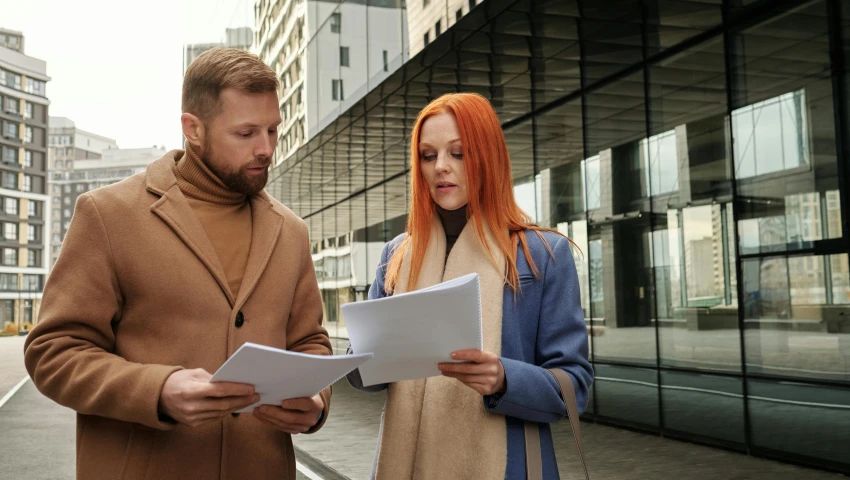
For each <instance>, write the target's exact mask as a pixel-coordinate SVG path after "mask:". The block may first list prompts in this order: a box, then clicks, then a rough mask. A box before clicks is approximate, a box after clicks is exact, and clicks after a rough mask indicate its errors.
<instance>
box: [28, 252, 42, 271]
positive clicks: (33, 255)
mask: <svg viewBox="0 0 850 480" xmlns="http://www.w3.org/2000/svg"><path fill="white" fill-rule="evenodd" d="M27 266H28V267H40V266H41V251H39V250H30V251H29V252H27Z"/></svg>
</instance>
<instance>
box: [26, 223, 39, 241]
mask: <svg viewBox="0 0 850 480" xmlns="http://www.w3.org/2000/svg"><path fill="white" fill-rule="evenodd" d="M27 241H28V242H38V241H41V232H40V231H39V228H38V225H29V226H27Z"/></svg>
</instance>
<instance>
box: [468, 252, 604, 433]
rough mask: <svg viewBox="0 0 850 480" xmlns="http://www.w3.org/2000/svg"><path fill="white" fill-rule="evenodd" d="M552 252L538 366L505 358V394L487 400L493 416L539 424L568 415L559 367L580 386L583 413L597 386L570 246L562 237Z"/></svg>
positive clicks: (545, 282) (577, 388)
mask: <svg viewBox="0 0 850 480" xmlns="http://www.w3.org/2000/svg"><path fill="white" fill-rule="evenodd" d="M552 250H553V253H554V259H553V258H552V257H551V256H549V255H548V253H547V257H548V258H549V261H548V262H547V263H546V267H545V270H542V271H543V293H542V305H541V306H540V318H539V321H538V327H537V341H536V344H535V348H534V356H535V361H534V364H533V365H532V364H530V363H526V362H523V361H520V360H514V359H509V358H504V357H503V358H501V360H502V365H504V367H505V381H506V390H505V392H504V393H502V394H496V395H486V396H485V397H484V405H485V408H487V410H488V411H490V412H493V413H498V414H502V415H507V416H511V417H516V418H519V419H522V420H527V421H533V422H539V423H553V422H557V421H559V420H561V419H563V418H564V417H566V407H565V405H564V401H563V400H562V399H561V394H560V388H559V387H558V382H557V380H555V377H554V376H553V375H552V374H551V373H549V372H548V371H547V369H550V368H560V369H562V370H564V371H565V372H567V374H568V375H569V377H570V379H572V381H573V386H574V387H575V392H576V402H577V403H578V410H579V413H581V412H584V409H585V408H586V407H587V399H588V391H589V389H590V385H591V383H593V368H592V367H591V365H590V362H589V361H588V339H587V327H586V326H585V323H584V314H583V312H582V309H581V296H580V294H579V283H578V274H577V272H576V267H575V261H574V260H573V256H572V252H571V250H570V243H569V241H568V240H567V239H565V238H559V239H558V240H557V241H556V242H555V244H554V245H553V247H552Z"/></svg>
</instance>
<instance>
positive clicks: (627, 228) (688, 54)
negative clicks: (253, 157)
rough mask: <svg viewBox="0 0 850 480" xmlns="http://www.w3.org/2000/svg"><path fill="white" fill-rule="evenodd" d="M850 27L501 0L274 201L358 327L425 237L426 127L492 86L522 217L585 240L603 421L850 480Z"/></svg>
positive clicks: (717, 8) (352, 113)
mask: <svg viewBox="0 0 850 480" xmlns="http://www.w3.org/2000/svg"><path fill="white" fill-rule="evenodd" d="M414 1H421V0H414ZM459 17H460V16H459ZM848 27H850V0H817V1H800V0H797V1H751V0H727V1H722V0H682V1H674V0H669V1H662V0H643V1H633V2H619V1H609V0H604V1H603V0H594V1H589V0H551V1H544V0H485V1H484V2H482V3H479V4H478V5H475V6H474V8H473V9H472V10H471V11H469V12H468V13H466V14H464V15H463V17H462V18H459V19H458V20H457V22H456V23H455V24H454V25H452V26H451V28H449V29H448V30H447V31H446V32H444V33H443V34H442V35H440V36H439V37H437V38H436V39H434V41H432V42H431V43H430V44H429V45H428V46H427V47H426V48H425V49H424V50H423V51H422V52H420V53H419V54H417V55H416V56H415V57H413V58H411V59H410V60H409V61H408V62H406V63H405V64H404V65H402V66H401V67H400V68H398V70H396V71H395V72H394V73H392V74H391V75H390V76H389V77H388V78H387V79H386V80H384V81H383V82H382V83H381V84H380V85H377V86H376V87H374V88H372V89H371V90H370V91H369V92H368V93H367V94H365V96H364V97H363V98H362V99H360V100H358V101H357V102H356V103H355V104H353V105H352V106H350V107H349V108H348V109H346V110H345V111H344V112H342V113H341V115H340V116H339V118H337V119H336V120H335V121H334V122H332V123H331V124H330V125H329V126H327V127H326V128H324V129H323V130H322V131H321V132H319V133H318V134H317V135H316V136H315V137H313V138H312V140H310V141H309V142H307V143H306V144H305V145H304V146H302V147H301V148H300V149H299V150H298V152H297V153H296V154H295V155H293V156H292V157H290V158H289V159H287V161H286V162H284V163H283V164H282V165H281V166H280V167H279V168H278V169H276V171H275V172H276V173H275V177H274V179H273V180H272V182H271V183H270V185H269V191H270V193H272V194H273V195H274V196H276V197H277V198H279V199H280V200H281V201H283V202H284V203H285V204H287V205H288V206H290V207H291V208H292V209H293V210H294V211H295V212H296V213H297V214H298V215H300V216H302V217H303V218H304V219H305V220H306V222H307V223H308V225H309V227H310V233H311V238H312V241H313V250H312V252H313V259H314V263H315V267H316V273H317V276H318V280H319V283H320V287H321V290H322V295H323V300H324V303H325V320H326V322H327V325H328V328H329V330H330V333H331V334H332V335H334V336H339V337H345V336H346V331H345V325H344V322H343V320H342V319H341V316H340V314H339V306H340V305H341V304H344V303H347V302H351V301H358V300H361V299H363V298H365V295H366V291H367V289H368V287H369V285H370V284H371V283H372V281H373V280H374V274H375V273H374V272H375V268H376V266H377V263H378V261H379V254H380V251H381V247H382V246H383V244H384V242H386V241H388V240H390V239H391V238H393V237H394V236H396V235H398V234H399V233H401V232H402V231H403V230H404V224H405V220H406V218H405V212H406V209H407V200H408V198H407V195H408V183H409V158H408V157H409V153H408V152H409V148H410V146H409V144H408V142H409V134H410V130H411V127H412V125H413V123H414V121H415V118H416V115H417V113H418V112H419V110H420V109H421V108H422V107H423V106H425V105H426V104H427V103H428V102H429V101H430V100H431V99H434V98H436V97H437V96H439V95H441V94H443V93H447V92H478V93H481V94H482V95H484V96H486V97H487V98H489V99H490V100H491V102H492V103H493V105H494V107H495V108H496V110H497V112H498V113H499V116H500V118H501V121H502V123H503V127H504V129H505V133H506V136H507V139H508V144H509V148H510V152H511V159H512V162H513V173H514V183H515V190H516V193H517V198H518V200H519V202H520V204H521V206H522V207H523V208H524V209H525V210H526V211H527V212H528V213H529V214H531V215H532V216H533V217H534V218H536V220H537V222H538V223H539V224H541V225H545V226H547V227H551V228H556V229H558V230H559V231H561V232H563V233H565V234H566V235H568V236H569V237H570V238H572V239H573V240H574V241H575V242H576V244H577V245H578V246H579V247H580V251H579V250H576V252H575V257H576V264H577V267H578V274H579V282H580V283H581V291H582V306H583V308H584V313H585V319H586V322H587V325H588V331H589V333H590V344H591V357H592V361H593V364H594V367H595V369H596V374H597V379H596V383H595V384H594V387H593V396H592V401H591V404H590V406H589V408H588V412H587V414H586V417H587V418H588V419H594V420H597V421H600V422H606V423H609V424H615V425H621V426H626V427H630V428H636V429H640V430H644V431H649V432H657V433H662V434H664V435H666V436H671V437H677V438H682V439H686V440H691V441H697V442H701V443H706V444H710V445H716V446H721V447H725V448H730V449H734V450H738V451H741V452H748V453H751V454H753V455H759V456H766V457H771V458H777V459H780V460H783V461H791V462H797V463H803V464H808V465H813V466H816V467H819V468H824V469H829V470H837V471H842V472H850V267H848V252H850V234H848V228H850V224H849V223H848V212H850V205H848V192H847V188H848V157H850V118H848V112H849V111H850V110H849V109H848V98H850V90H848V89H849V88H850V86H848V72H847V64H848V61H850V28H848ZM373 28H380V27H379V26H376V27H373ZM364 81H365V80H364Z"/></svg>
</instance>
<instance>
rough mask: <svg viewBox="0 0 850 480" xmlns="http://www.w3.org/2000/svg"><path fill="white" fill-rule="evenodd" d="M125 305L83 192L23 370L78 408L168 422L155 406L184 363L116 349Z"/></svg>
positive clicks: (156, 424) (165, 425) (96, 216)
mask: <svg viewBox="0 0 850 480" xmlns="http://www.w3.org/2000/svg"><path fill="white" fill-rule="evenodd" d="M122 303H123V302H122V296H121V289H120V286H119V281H118V275H117V272H116V270H115V263H114V262H113V258H112V250H111V246H110V243H109V236H108V234H107V231H106V227H105V225H104V223H103V220H102V219H101V216H100V213H99V212H98V209H97V205H96V204H95V201H94V199H93V198H92V197H91V196H90V195H89V194H85V195H82V196H80V198H79V200H78V201H77V206H76V209H75V213H74V217H73V220H72V222H71V225H70V228H69V229H68V233H67V235H66V236H65V241H64V243H63V246H62V254H61V255H60V256H59V260H58V261H57V262H56V265H55V266H54V268H53V271H52V272H51V274H50V277H49V279H48V281H47V285H45V288H44V294H43V298H42V303H41V310H40V312H39V319H38V320H39V321H38V325H37V326H36V327H35V328H34V329H33V330H32V332H30V334H29V336H28V337H27V340H26V343H25V345H24V361H25V363H26V367H27V371H28V372H29V374H30V377H32V380H33V383H34V384H35V386H36V387H37V388H38V389H39V391H41V392H42V393H43V394H44V395H45V396H47V397H48V398H50V399H52V400H54V401H55V402H56V403H58V404H60V405H64V406H66V407H68V408H71V409H73V410H75V411H77V412H79V413H82V414H85V415H98V416H102V417H108V418H113V419H117V420H122V421H125V422H133V423H139V424H142V425H147V426H149V427H152V428H158V429H162V430H167V429H170V428H173V426H174V424H173V423H172V422H169V421H168V420H167V419H165V418H161V417H160V416H159V415H158V413H157V407H158V405H159V396H160V393H161V392H162V387H163V385H164V384H165V380H166V379H167V378H168V377H169V376H170V375H171V374H172V373H174V372H175V371H177V370H180V369H181V367H178V366H170V365H152V364H141V363H133V362H129V361H127V360H125V359H124V358H122V357H120V356H118V355H116V354H115V353H113V352H114V349H115V326H116V324H117V322H118V321H119V319H120V317H121V311H122Z"/></svg>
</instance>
